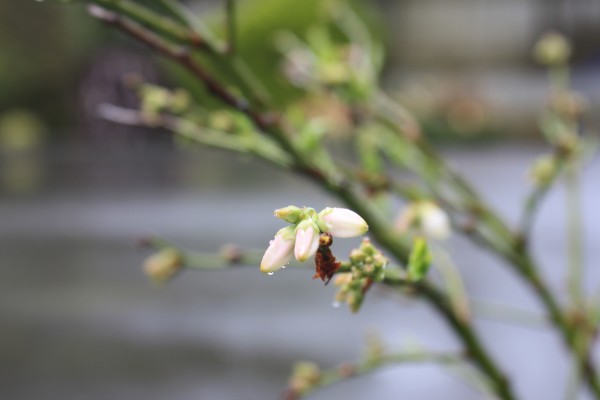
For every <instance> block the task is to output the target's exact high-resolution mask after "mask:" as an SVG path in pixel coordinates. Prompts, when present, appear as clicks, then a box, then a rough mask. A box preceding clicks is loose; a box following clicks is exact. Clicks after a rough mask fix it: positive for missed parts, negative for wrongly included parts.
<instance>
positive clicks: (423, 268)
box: [408, 237, 432, 282]
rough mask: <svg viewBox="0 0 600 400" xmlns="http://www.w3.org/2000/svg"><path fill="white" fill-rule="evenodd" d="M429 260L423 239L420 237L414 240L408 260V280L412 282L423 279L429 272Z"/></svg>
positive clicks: (428, 252) (429, 256) (429, 255)
mask: <svg viewBox="0 0 600 400" xmlns="http://www.w3.org/2000/svg"><path fill="white" fill-rule="evenodd" d="M431 259H432V256H431V252H430V251H429V247H428V246H427V242H426V241H425V239H423V238H422V237H418V238H416V239H415V244H414V246H413V249H412V251H411V253H410V257H409V259H408V278H409V279H410V280H411V281H413V282H418V281H420V280H421V279H423V278H424V277H425V275H427V271H429V267H430V266H431Z"/></svg>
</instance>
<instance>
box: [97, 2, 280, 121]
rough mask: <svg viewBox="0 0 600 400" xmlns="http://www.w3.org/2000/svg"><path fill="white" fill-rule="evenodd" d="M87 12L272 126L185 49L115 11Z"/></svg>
mask: <svg viewBox="0 0 600 400" xmlns="http://www.w3.org/2000/svg"><path fill="white" fill-rule="evenodd" d="M88 12H89V13H90V15H91V16H93V17H94V18H96V19H98V20H100V21H102V22H104V23H106V24H110V25H113V26H115V27H116V28H118V29H120V30H122V31H124V32H126V33H127V34H129V35H131V36H132V37H134V38H136V39H138V40H139V41H141V42H142V43H145V44H146V45H148V46H150V47H151V48H153V49H154V50H157V51H158V52H160V53H162V54H163V55H165V56H167V57H169V58H172V59H174V60H176V61H177V62H179V63H180V64H181V65H183V66H184V67H185V68H186V69H187V70H188V71H190V72H191V73H192V74H194V76H196V77H197V78H198V79H199V80H200V81H201V82H203V83H204V85H205V86H206V89H207V90H208V91H209V92H210V93H211V94H212V95H214V96H215V97H216V98H218V99H220V100H221V101H222V102H223V103H225V104H227V105H229V106H230V107H232V108H234V109H236V110H238V111H240V112H242V113H244V114H246V115H247V116H248V117H249V118H250V119H251V120H252V122H253V123H254V124H255V125H256V126H257V127H258V128H259V129H261V130H266V129H267V127H268V126H269V125H272V123H273V119H272V118H270V117H268V116H266V115H263V114H261V113H259V112H255V111H253V110H252V109H250V105H249V104H248V101H247V100H245V99H243V98H238V97H236V96H235V95H234V94H232V93H231V92H230V91H229V90H228V89H226V88H225V87H224V86H223V85H221V84H220V83H219V82H218V81H216V80H215V79H214V78H213V77H212V76H211V75H210V74H209V73H208V72H207V71H206V70H205V69H204V68H203V67H202V66H201V65H200V64H198V63H197V62H196V61H195V60H194V58H193V57H192V56H191V54H190V52H189V51H188V50H187V49H185V48H183V47H177V46H173V45H172V44H171V43H168V42H166V41H165V40H164V39H162V38H161V37H159V36H157V35H156V34H155V33H153V32H151V31H149V30H147V29H145V28H143V27H142V26H141V25H138V24H136V23H135V22H133V21H131V20H128V19H126V18H123V17H122V16H120V15H119V14H117V13H114V12H111V11H108V10H107V9H105V8H102V7H100V6H97V5H90V6H88Z"/></svg>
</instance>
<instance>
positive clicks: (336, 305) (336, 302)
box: [331, 301, 342, 308]
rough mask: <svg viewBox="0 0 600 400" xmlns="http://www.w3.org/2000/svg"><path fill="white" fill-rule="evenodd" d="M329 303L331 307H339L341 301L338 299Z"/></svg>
mask: <svg viewBox="0 0 600 400" xmlns="http://www.w3.org/2000/svg"><path fill="white" fill-rule="evenodd" d="M331 305H332V306H333V308H340V306H341V305H342V303H340V302H339V301H334V302H333V303H331Z"/></svg>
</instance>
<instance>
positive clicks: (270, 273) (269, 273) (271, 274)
mask: <svg viewBox="0 0 600 400" xmlns="http://www.w3.org/2000/svg"><path fill="white" fill-rule="evenodd" d="M274 273H275V272H267V275H269V276H273V274H274Z"/></svg>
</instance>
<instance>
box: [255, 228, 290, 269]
mask: <svg viewBox="0 0 600 400" xmlns="http://www.w3.org/2000/svg"><path fill="white" fill-rule="evenodd" d="M293 254H294V227H293V226H288V227H286V228H283V229H281V230H279V232H277V234H276V235H275V238H274V239H273V240H271V242H270V243H269V247H268V248H267V251H265V255H264V256H263V258H262V261H261V262H260V271H261V272H265V273H273V272H275V271H277V270H279V269H281V268H282V267H284V266H285V265H286V264H287V263H289V262H290V260H291V259H292V255H293Z"/></svg>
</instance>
